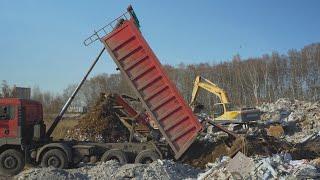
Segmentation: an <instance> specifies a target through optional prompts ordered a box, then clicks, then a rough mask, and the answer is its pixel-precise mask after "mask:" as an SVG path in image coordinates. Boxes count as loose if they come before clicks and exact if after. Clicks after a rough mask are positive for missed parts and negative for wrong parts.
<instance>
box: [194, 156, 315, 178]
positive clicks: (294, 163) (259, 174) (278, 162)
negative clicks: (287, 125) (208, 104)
mask: <svg viewBox="0 0 320 180" xmlns="http://www.w3.org/2000/svg"><path fill="white" fill-rule="evenodd" d="M235 158H238V157H234V159H235ZM247 158H248V159H250V160H246V161H247V162H250V161H252V162H253V163H254V165H253V168H252V171H251V172H250V173H248V174H247V175H246V174H244V173H239V172H234V171H230V169H228V164H229V163H230V162H231V161H232V160H233V159H230V158H228V157H223V158H221V159H218V160H217V161H216V162H215V163H212V164H208V169H207V171H206V172H204V173H201V174H199V176H198V179H201V180H206V179H248V178H251V179H318V178H320V171H319V169H317V167H316V166H315V165H313V163H312V162H310V161H308V160H292V158H291V156H290V154H287V153H283V154H275V155H273V156H271V157H252V158H249V157H247Z"/></svg>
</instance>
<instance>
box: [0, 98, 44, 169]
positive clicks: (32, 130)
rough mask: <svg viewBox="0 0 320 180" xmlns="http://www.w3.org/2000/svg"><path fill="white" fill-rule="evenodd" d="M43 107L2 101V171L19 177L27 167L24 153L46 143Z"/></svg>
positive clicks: (0, 152)
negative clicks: (32, 145)
mask: <svg viewBox="0 0 320 180" xmlns="http://www.w3.org/2000/svg"><path fill="white" fill-rule="evenodd" d="M44 135H45V125H44V123H43V113H42V105H41V104H40V103H39V102H36V101H32V100H26V99H18V98H0V170H1V171H2V172H4V173H6V174H16V172H18V171H20V169H21V168H23V167H24V163H25V157H24V153H23V152H24V151H25V149H26V148H27V147H30V146H31V144H34V143H32V142H33V141H39V140H41V139H43V137H44Z"/></svg>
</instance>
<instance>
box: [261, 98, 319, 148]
mask: <svg viewBox="0 0 320 180" xmlns="http://www.w3.org/2000/svg"><path fill="white" fill-rule="evenodd" d="M258 108H259V109H260V110H261V111H263V112H264V114H262V116H261V119H262V120H263V121H265V122H266V123H274V122H278V123H281V124H282V125H283V126H284V128H285V138H286V140H288V141H291V142H294V143H298V142H301V141H302V140H303V139H304V138H305V137H306V136H309V135H312V134H313V133H315V132H318V131H319V130H320V101H317V102H314V103H312V102H306V101H299V100H292V101H291V100H289V99H285V98H281V99H279V100H277V101H276V102H274V103H263V104H262V105H261V106H259V107H258Z"/></svg>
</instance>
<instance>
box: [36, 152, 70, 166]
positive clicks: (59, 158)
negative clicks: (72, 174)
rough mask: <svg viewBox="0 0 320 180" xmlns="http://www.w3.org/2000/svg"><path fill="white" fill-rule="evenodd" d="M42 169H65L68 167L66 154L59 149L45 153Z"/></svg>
mask: <svg viewBox="0 0 320 180" xmlns="http://www.w3.org/2000/svg"><path fill="white" fill-rule="evenodd" d="M41 166H42V167H49V166H52V167H55V168H60V169H65V168H67V166H68V159H67V156H66V154H65V153H64V152H62V151H61V150H59V149H51V150H49V151H47V152H45V153H44V155H43V156H42V159H41Z"/></svg>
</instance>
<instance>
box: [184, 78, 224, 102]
mask: <svg viewBox="0 0 320 180" xmlns="http://www.w3.org/2000/svg"><path fill="white" fill-rule="evenodd" d="M199 88H203V89H205V90H207V91H209V92H211V93H213V94H215V95H216V96H218V98H219V99H220V102H221V103H224V104H225V103H229V102H230V101H229V97H228V95H227V93H226V92H225V91H224V90H223V89H221V88H220V87H218V86H217V85H216V84H214V83H213V82H211V81H210V80H208V79H205V78H204V77H201V76H197V77H196V79H195V81H194V86H193V90H192V96H191V102H190V104H191V105H192V104H193V103H194V101H195V99H196V98H197V96H198V91H199Z"/></svg>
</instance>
